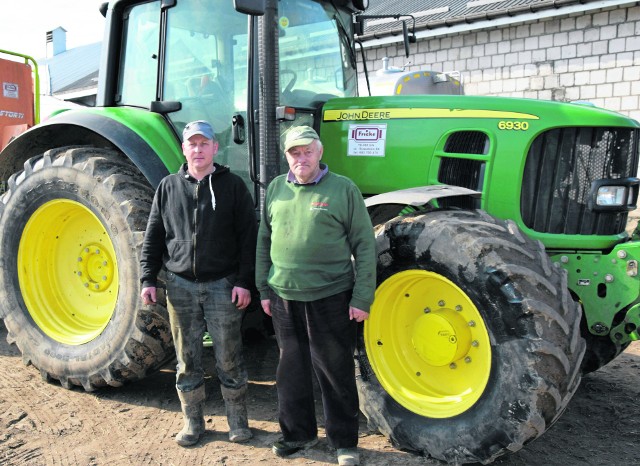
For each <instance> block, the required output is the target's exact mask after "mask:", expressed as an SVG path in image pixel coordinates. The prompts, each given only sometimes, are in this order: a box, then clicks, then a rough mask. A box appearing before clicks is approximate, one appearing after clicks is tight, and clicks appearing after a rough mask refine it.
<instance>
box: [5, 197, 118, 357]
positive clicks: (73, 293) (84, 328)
mask: <svg viewBox="0 0 640 466" xmlns="http://www.w3.org/2000/svg"><path fill="white" fill-rule="evenodd" d="M18 280H19V282H20V290H21V292H22V296H23V298H24V301H25V304H26V306H27V309H28V310H29V313H30V314H31V317H32V318H33V320H34V321H35V323H36V324H37V325H38V327H40V329H41V330H42V331H43V332H44V333H45V334H47V335H48V336H49V337H51V338H52V339H54V340H56V341H58V342H60V343H64V344H68V345H80V344H83V343H87V342H89V341H91V340H93V339H94V338H95V337H97V336H98V335H99V334H100V333H101V332H102V330H104V328H105V327H106V326H107V323H108V322H109V320H110V319H111V316H112V314H113V311H114V309H115V304H116V300H117V296H118V266H117V263H116V254H115V250H114V248H113V244H112V242H111V239H110V237H109V233H108V232H107V231H106V230H105V228H104V226H103V225H102V223H101V222H100V220H98V218H97V217H96V216H95V215H94V214H93V212H91V211H90V210H89V209H88V208H86V207H85V206H83V205H82V204H80V203H78V202H75V201H71V200H68V199H57V200H53V201H50V202H47V203H46V204H43V205H42V206H40V207H39V208H38V210H36V211H35V212H34V213H33V215H32V216H31V218H30V219H29V221H28V222H27V225H26V226H25V229H24V232H23V234H22V237H21V239H20V245H19V247H18Z"/></svg>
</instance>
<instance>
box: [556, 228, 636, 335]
mask: <svg viewBox="0 0 640 466" xmlns="http://www.w3.org/2000/svg"><path fill="white" fill-rule="evenodd" d="M551 259H552V260H553V261H554V262H555V263H556V264H558V265H559V266H561V267H563V268H564V269H565V270H566V271H567V273H568V286H569V289H571V291H572V292H573V293H574V294H575V295H576V296H578V297H579V298H580V302H581V303H582V305H583V307H584V308H585V309H586V310H587V311H588V312H585V318H586V319H587V325H588V328H589V329H590V331H591V332H592V333H593V334H595V335H608V334H610V333H612V332H611V331H612V329H613V328H615V324H614V322H613V318H614V316H616V315H618V313H620V311H625V312H626V314H625V320H624V321H623V323H622V324H620V325H624V324H632V325H633V326H634V328H636V329H637V328H640V312H638V292H639V290H640V276H639V275H638V263H639V261H640V242H636V241H632V242H628V243H623V244H620V245H618V246H616V247H615V248H614V249H613V250H612V251H610V252H606V253H605V252H600V251H567V252H553V253H552V255H551ZM616 333H618V334H619V337H618V338H617V341H618V342H619V343H624V342H626V341H629V337H627V336H626V335H627V332H623V331H619V332H616ZM612 335H613V336H614V338H615V334H613V333H612ZM631 339H637V332H636V333H634V334H632V335H631Z"/></svg>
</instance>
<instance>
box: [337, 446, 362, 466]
mask: <svg viewBox="0 0 640 466" xmlns="http://www.w3.org/2000/svg"><path fill="white" fill-rule="evenodd" d="M338 464H339V465H340V466H358V465H359V464H360V455H359V454H358V449H357V448H338Z"/></svg>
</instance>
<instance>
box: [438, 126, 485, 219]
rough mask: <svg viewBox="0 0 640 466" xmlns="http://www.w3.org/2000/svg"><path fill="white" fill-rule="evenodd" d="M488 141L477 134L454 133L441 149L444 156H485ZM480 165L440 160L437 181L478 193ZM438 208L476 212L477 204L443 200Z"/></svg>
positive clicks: (462, 160) (465, 198)
mask: <svg viewBox="0 0 640 466" xmlns="http://www.w3.org/2000/svg"><path fill="white" fill-rule="evenodd" d="M488 151H489V137H488V136H487V135H486V134H485V133H482V132H480V131H457V132H455V133H453V134H451V135H450V136H449V137H448V138H447V141H446V142H445V145H444V152H446V153H447V154H474V155H481V154H486V153H487V152H488ZM483 177H484V162H481V161H478V160H470V159H465V158H455V157H442V158H441V159H440V169H439V171H438V181H439V182H440V183H444V184H450V185H453V186H462V187H463V188H468V189H473V190H475V191H482V182H483ZM439 204H440V207H444V208H451V207H458V208H461V209H478V208H479V207H480V200H479V199H474V198H471V197H468V196H457V197H447V198H443V199H440V200H439Z"/></svg>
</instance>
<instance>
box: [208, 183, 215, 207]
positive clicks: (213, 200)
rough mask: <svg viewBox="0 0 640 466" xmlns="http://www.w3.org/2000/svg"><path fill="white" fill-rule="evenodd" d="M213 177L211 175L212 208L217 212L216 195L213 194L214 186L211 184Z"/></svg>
mask: <svg viewBox="0 0 640 466" xmlns="http://www.w3.org/2000/svg"><path fill="white" fill-rule="evenodd" d="M211 178H213V177H212V176H211V175H209V191H211V207H213V211H214V212H215V210H216V195H215V194H213V185H212V184H211Z"/></svg>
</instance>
